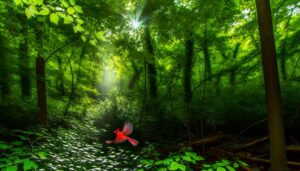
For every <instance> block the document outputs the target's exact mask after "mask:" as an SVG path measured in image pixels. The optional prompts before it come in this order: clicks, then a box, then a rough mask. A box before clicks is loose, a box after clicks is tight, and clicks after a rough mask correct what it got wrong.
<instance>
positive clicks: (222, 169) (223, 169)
mask: <svg viewBox="0 0 300 171" xmlns="http://www.w3.org/2000/svg"><path fill="white" fill-rule="evenodd" d="M217 171H226V169H225V168H224V167H218V168H217Z"/></svg>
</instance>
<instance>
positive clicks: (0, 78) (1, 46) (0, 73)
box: [0, 35, 10, 102]
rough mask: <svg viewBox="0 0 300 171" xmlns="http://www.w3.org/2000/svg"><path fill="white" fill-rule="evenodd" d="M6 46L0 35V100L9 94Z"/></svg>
mask: <svg viewBox="0 0 300 171" xmlns="http://www.w3.org/2000/svg"><path fill="white" fill-rule="evenodd" d="M6 48H7V47H6V41H5V39H4V37H3V36H2V35H0V51H1V55H0V61H1V62H0V102H1V101H2V100H3V101H4V100H5V99H6V98H7V97H9V96H10V72H9V67H8V66H9V63H8V56H7V52H6V50H7V49H6Z"/></svg>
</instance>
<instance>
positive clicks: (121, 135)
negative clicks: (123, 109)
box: [105, 122, 139, 146]
mask: <svg viewBox="0 0 300 171" xmlns="http://www.w3.org/2000/svg"><path fill="white" fill-rule="evenodd" d="M132 131H133V126H132V124H131V123H130V122H125V123H124V126H123V129H122V131H120V128H117V129H116V130H115V131H114V133H115V134H116V138H115V139H114V140H106V141H105V143H106V144H120V143H122V142H124V141H126V140H127V141H128V142H130V144H131V145H133V146H137V145H138V144H139V142H138V141H137V140H135V139H133V138H130V137H128V135H130V134H131V133H132Z"/></svg>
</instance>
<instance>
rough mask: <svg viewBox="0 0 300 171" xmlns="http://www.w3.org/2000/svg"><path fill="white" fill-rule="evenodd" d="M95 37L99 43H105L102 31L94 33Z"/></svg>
mask: <svg viewBox="0 0 300 171" xmlns="http://www.w3.org/2000/svg"><path fill="white" fill-rule="evenodd" d="M95 34H96V37H97V39H98V40H100V41H106V38H105V37H104V34H105V32H104V31H98V32H96V33H95Z"/></svg>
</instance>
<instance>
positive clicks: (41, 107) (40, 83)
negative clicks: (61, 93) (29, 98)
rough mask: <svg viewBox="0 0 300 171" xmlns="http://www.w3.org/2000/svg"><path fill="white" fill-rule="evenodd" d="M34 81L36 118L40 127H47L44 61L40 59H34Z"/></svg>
mask: <svg viewBox="0 0 300 171" xmlns="http://www.w3.org/2000/svg"><path fill="white" fill-rule="evenodd" d="M35 62H36V80H37V97H38V116H39V122H40V125H41V127H47V126H48V119H47V98H46V80H45V78H46V77H45V61H44V59H43V58H42V57H40V56H39V57H37V58H36V61H35Z"/></svg>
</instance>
